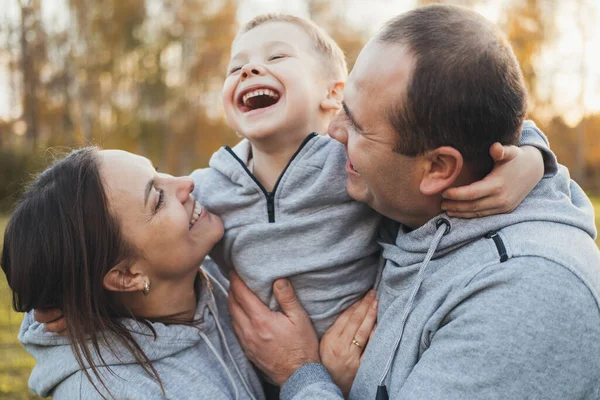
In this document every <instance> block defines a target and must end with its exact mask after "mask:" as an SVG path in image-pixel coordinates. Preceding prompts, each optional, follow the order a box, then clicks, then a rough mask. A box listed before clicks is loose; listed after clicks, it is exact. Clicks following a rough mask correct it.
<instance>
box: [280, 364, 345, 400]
mask: <svg viewBox="0 0 600 400" xmlns="http://www.w3.org/2000/svg"><path fill="white" fill-rule="evenodd" d="M280 398H281V399H282V400H292V399H296V400H300V399H322V400H334V399H343V398H344V396H343V395H342V391H341V390H340V389H339V388H338V387H337V386H336V385H335V384H334V383H333V381H332V380H331V377H330V376H329V373H328V372H327V369H326V368H325V367H324V366H323V365H322V364H318V363H308V364H304V365H303V366H302V367H300V368H298V369H297V370H296V372H294V373H293V374H292V376H290V377H289V379H288V380H287V381H286V382H285V384H284V385H283V386H282V387H281V393H280Z"/></svg>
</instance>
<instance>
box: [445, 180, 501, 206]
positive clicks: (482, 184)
mask: <svg viewBox="0 0 600 400" xmlns="http://www.w3.org/2000/svg"><path fill="white" fill-rule="evenodd" d="M497 186H498V182H497V180H495V179H493V178H490V177H489V176H486V177H485V178H483V179H482V180H480V181H477V182H474V183H471V184H470V185H467V186H460V187H455V188H450V189H447V190H445V191H444V192H443V193H442V197H443V198H444V199H448V200H455V201H473V200H479V199H481V198H483V197H486V196H489V195H490V194H493V193H495V191H496V190H498V188H497ZM443 205H444V203H442V209H443Z"/></svg>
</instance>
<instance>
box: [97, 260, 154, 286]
mask: <svg viewBox="0 0 600 400" xmlns="http://www.w3.org/2000/svg"><path fill="white" fill-rule="evenodd" d="M136 270H137V268H131V266H128V265H125V263H124V262H122V263H119V264H117V265H116V266H115V267H113V268H112V269H111V270H110V271H108V274H106V275H105V276H104V281H103V286H104V288H105V289H106V290H110V291H112V292H137V291H141V290H143V289H144V285H145V283H146V282H150V281H149V278H148V277H147V276H146V275H145V274H143V273H141V272H136Z"/></svg>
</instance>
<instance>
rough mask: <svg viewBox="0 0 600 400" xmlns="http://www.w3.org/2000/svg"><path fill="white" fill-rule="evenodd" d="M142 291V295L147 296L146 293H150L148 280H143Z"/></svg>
mask: <svg viewBox="0 0 600 400" xmlns="http://www.w3.org/2000/svg"><path fill="white" fill-rule="evenodd" d="M142 293H144V296H148V294H149V293H150V282H149V281H146V282H144V288H143V289H142Z"/></svg>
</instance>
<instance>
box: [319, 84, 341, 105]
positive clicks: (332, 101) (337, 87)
mask: <svg viewBox="0 0 600 400" xmlns="http://www.w3.org/2000/svg"><path fill="white" fill-rule="evenodd" d="M343 100H344V82H341V81H340V82H333V83H332V84H331V85H329V87H328V88H327V93H325V97H324V98H323V100H321V110H323V111H335V112H337V111H339V110H341V109H342V101H343Z"/></svg>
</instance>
